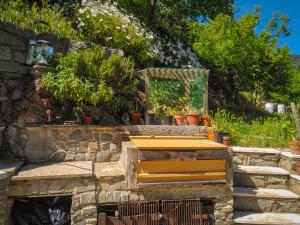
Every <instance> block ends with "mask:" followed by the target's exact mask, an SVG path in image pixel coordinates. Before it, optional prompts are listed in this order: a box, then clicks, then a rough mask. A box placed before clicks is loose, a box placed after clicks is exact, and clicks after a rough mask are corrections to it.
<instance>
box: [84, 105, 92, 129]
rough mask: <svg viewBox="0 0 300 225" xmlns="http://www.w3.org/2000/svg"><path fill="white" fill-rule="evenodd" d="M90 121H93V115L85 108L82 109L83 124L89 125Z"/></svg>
mask: <svg viewBox="0 0 300 225" xmlns="http://www.w3.org/2000/svg"><path fill="white" fill-rule="evenodd" d="M92 122H93V117H92V115H91V113H90V111H89V110H87V109H85V110H84V116H83V123H84V124H85V125H91V124H92Z"/></svg>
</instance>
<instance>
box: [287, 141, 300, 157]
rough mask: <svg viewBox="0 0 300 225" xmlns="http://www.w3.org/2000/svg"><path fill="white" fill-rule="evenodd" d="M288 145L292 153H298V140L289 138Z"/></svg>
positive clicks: (299, 152)
mask: <svg viewBox="0 0 300 225" xmlns="http://www.w3.org/2000/svg"><path fill="white" fill-rule="evenodd" d="M289 146H290V149H291V152H292V153H293V154H295V155H300V141H296V140H295V141H294V140H291V141H289Z"/></svg>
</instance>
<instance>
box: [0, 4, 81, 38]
mask: <svg viewBox="0 0 300 225" xmlns="http://www.w3.org/2000/svg"><path fill="white" fill-rule="evenodd" d="M0 20H3V21H6V22H9V23H14V24H17V25H19V26H21V27H23V28H27V29H31V30H33V31H35V32H52V33H54V34H56V35H58V36H60V37H66V38H70V39H78V35H77V33H76V31H75V30H74V29H73V28H72V24H71V22H70V21H69V20H68V19H67V18H65V17H63V14H62V10H59V9H57V8H54V7H51V6H50V5H48V4H47V3H46V1H43V4H42V7H39V6H38V5H37V4H36V3H34V4H32V5H29V4H28V3H24V1H22V0H0Z"/></svg>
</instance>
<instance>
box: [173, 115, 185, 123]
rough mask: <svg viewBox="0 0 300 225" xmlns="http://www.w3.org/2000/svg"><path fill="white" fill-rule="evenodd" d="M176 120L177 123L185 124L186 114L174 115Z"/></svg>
mask: <svg viewBox="0 0 300 225" xmlns="http://www.w3.org/2000/svg"><path fill="white" fill-rule="evenodd" d="M174 121H175V124H176V125H183V124H184V122H185V116H184V115H176V116H174Z"/></svg>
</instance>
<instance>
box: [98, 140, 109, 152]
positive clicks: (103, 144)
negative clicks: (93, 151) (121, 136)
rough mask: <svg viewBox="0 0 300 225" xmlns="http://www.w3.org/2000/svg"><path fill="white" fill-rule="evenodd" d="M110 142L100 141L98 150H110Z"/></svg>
mask: <svg viewBox="0 0 300 225" xmlns="http://www.w3.org/2000/svg"><path fill="white" fill-rule="evenodd" d="M110 144H111V142H108V143H101V144H100V150H101V151H109V150H110Z"/></svg>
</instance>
